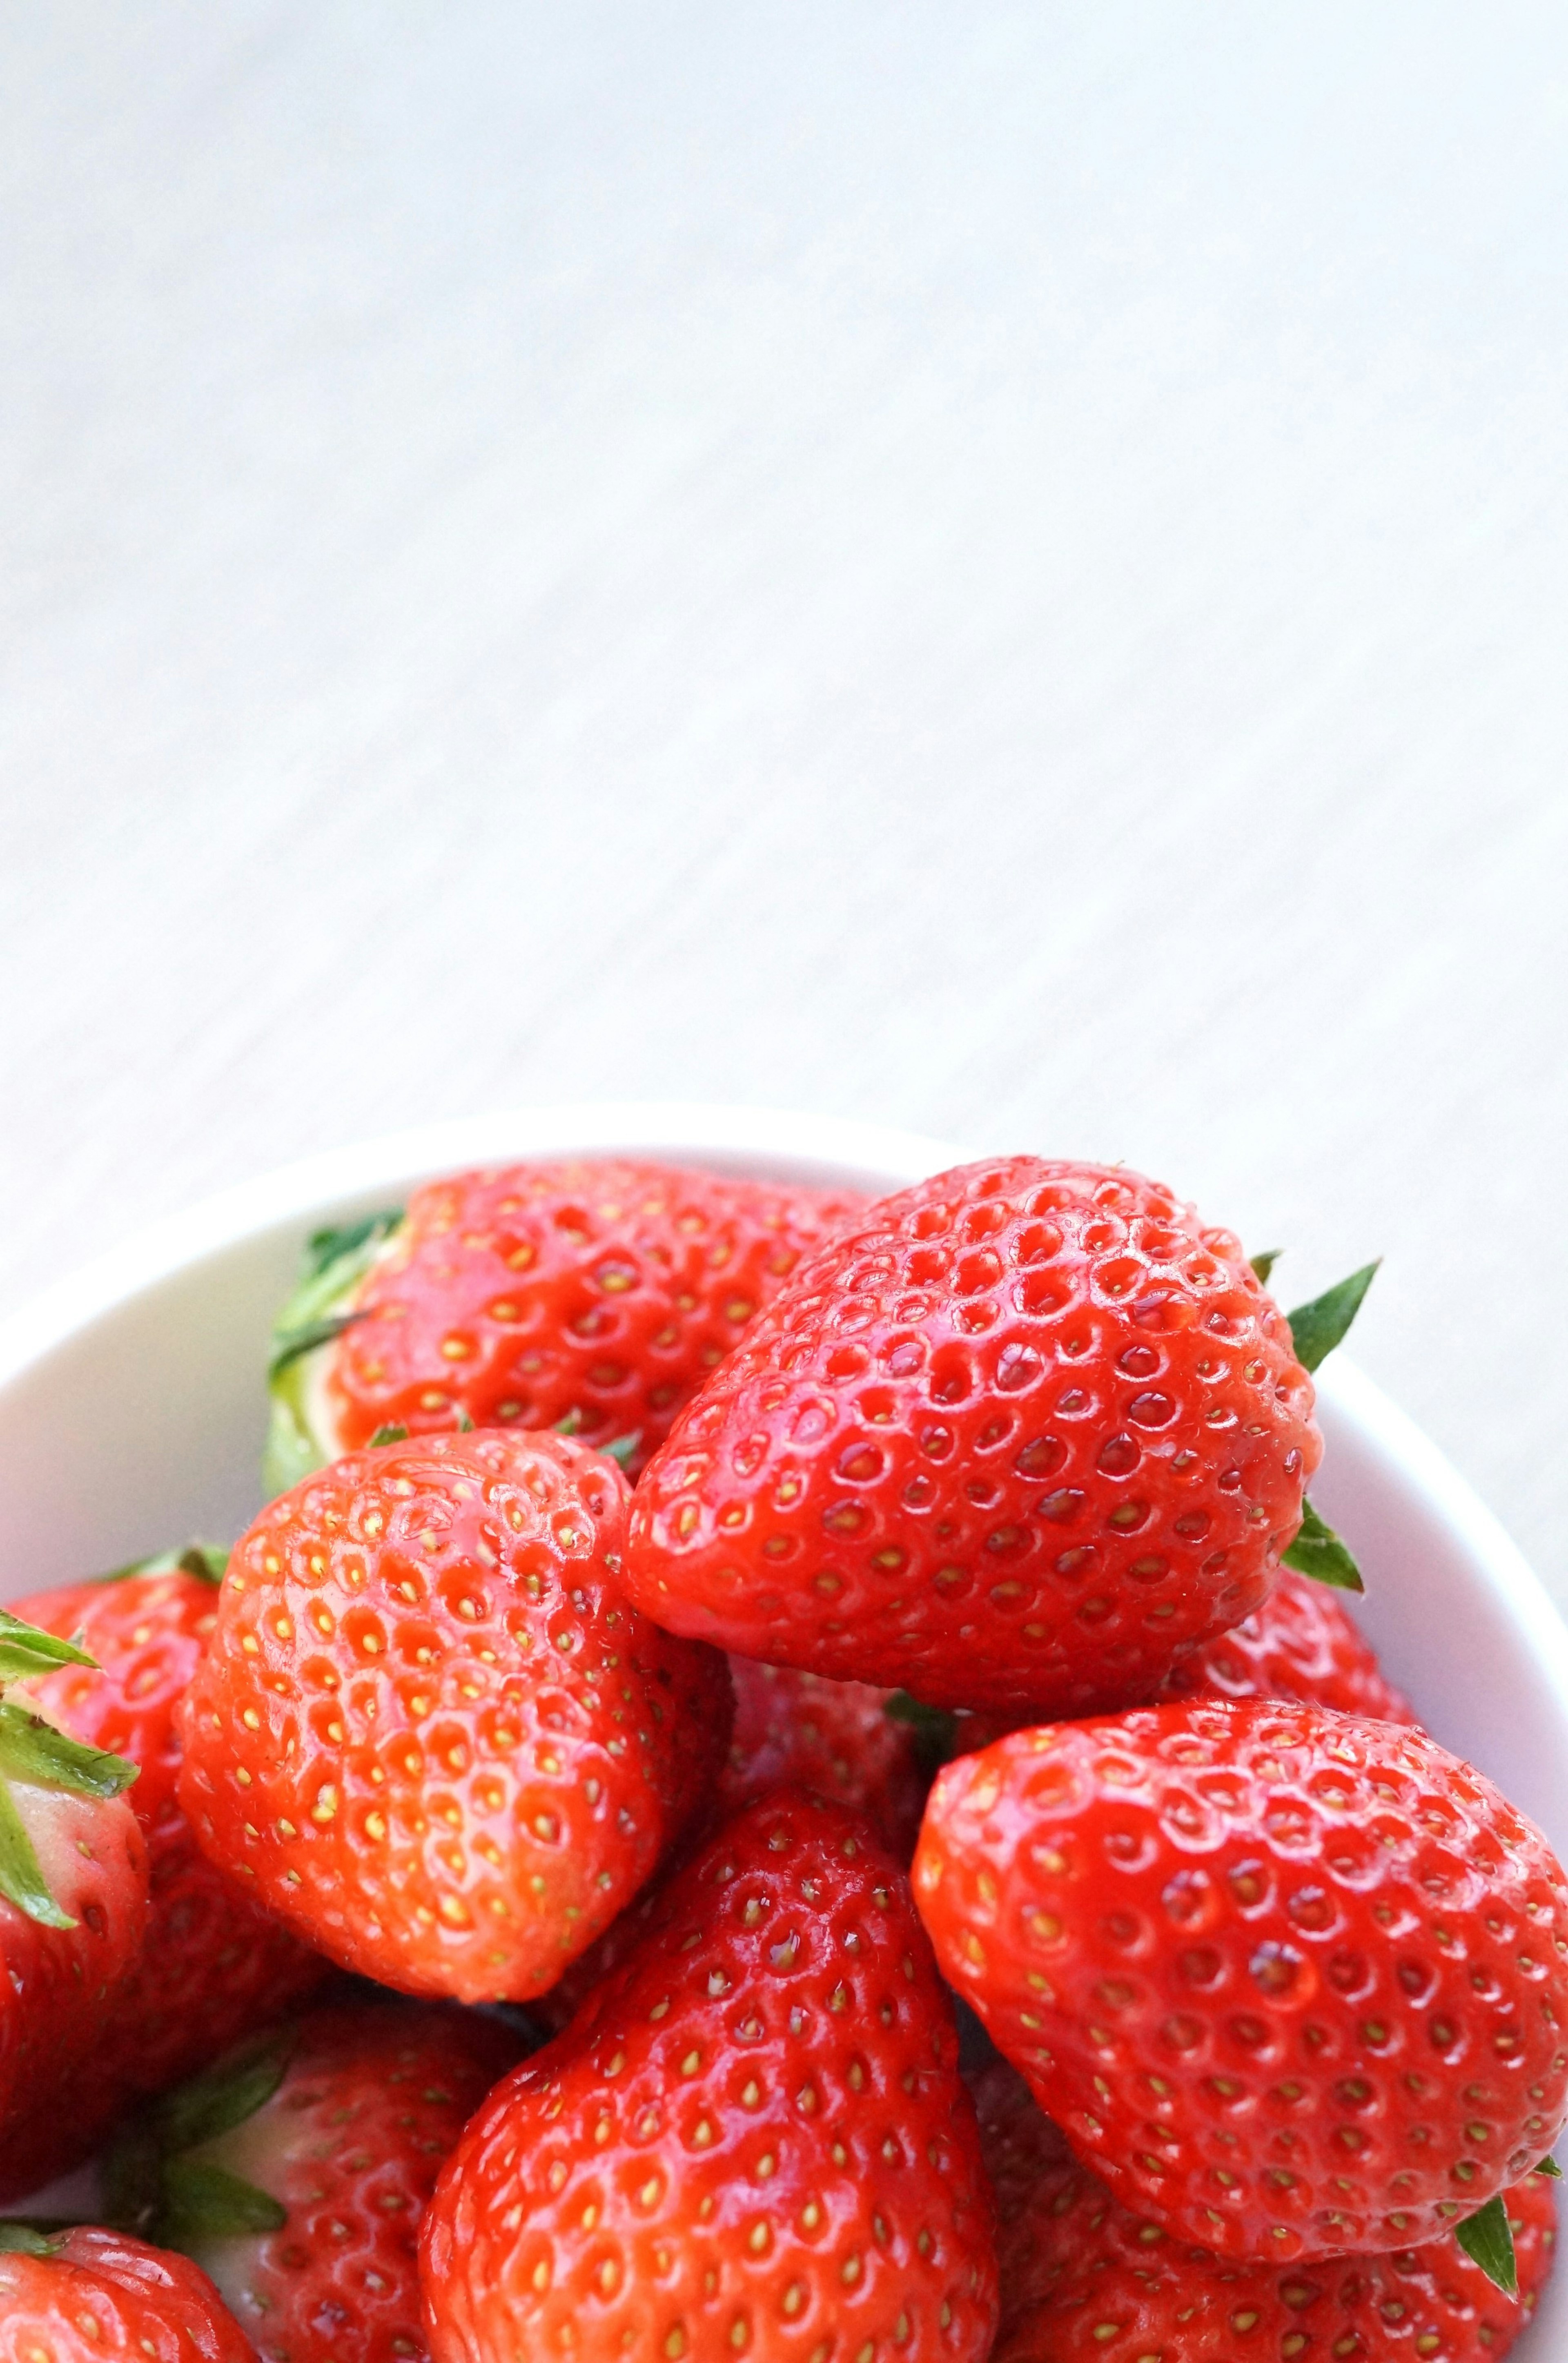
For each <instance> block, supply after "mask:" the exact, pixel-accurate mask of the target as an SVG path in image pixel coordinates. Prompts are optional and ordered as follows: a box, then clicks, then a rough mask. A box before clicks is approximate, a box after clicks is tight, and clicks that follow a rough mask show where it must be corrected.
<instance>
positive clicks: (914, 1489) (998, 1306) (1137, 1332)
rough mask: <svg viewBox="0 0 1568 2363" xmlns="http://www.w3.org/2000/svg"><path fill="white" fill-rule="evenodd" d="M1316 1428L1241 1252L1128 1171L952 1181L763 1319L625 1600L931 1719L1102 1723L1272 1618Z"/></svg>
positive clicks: (690, 1419)
mask: <svg viewBox="0 0 1568 2363" xmlns="http://www.w3.org/2000/svg"><path fill="white" fill-rule="evenodd" d="M1311 1414H1312V1387H1311V1382H1310V1381H1309V1378H1308V1376H1307V1374H1306V1371H1305V1370H1304V1369H1303V1368H1302V1366H1301V1364H1300V1362H1299V1361H1298V1359H1297V1356H1296V1355H1295V1353H1294V1352H1293V1351H1292V1347H1291V1337H1290V1332H1289V1329H1288V1327H1287V1326H1286V1321H1285V1318H1284V1316H1283V1315H1281V1314H1280V1313H1279V1312H1278V1311H1277V1310H1276V1308H1275V1304H1274V1303H1273V1301H1272V1299H1271V1298H1269V1297H1268V1296H1267V1295H1266V1294H1265V1293H1264V1289H1263V1287H1262V1284H1261V1282H1260V1281H1258V1279H1257V1276H1256V1274H1255V1273H1254V1272H1253V1270H1251V1268H1250V1267H1249V1265H1248V1264H1247V1262H1246V1259H1245V1258H1244V1257H1243V1256H1242V1250H1241V1248H1239V1246H1238V1245H1237V1243H1236V1241H1235V1240H1234V1239H1233V1238H1232V1237H1231V1234H1230V1233H1229V1232H1228V1231H1218V1230H1213V1229H1210V1228H1209V1227H1207V1226H1204V1225H1202V1224H1201V1223H1200V1222H1199V1220H1198V1216H1197V1215H1196V1214H1195V1213H1194V1212H1193V1210H1192V1209H1191V1208H1190V1207H1187V1206H1183V1205H1182V1204H1179V1202H1178V1201H1177V1200H1176V1198H1175V1197H1173V1196H1172V1194H1171V1193H1170V1192H1169V1191H1167V1190H1165V1189H1162V1188H1161V1187H1160V1186H1159V1185H1158V1184H1157V1183H1155V1182H1145V1181H1143V1180H1141V1179H1140V1178H1139V1177H1138V1176H1137V1175H1136V1174H1133V1173H1128V1172H1123V1171H1121V1170H1108V1169H1106V1168H1104V1167H1100V1166H1093V1165H1073V1164H1064V1163H1056V1162H1050V1161H1047V1160H1046V1159H1042V1158H1037V1157H1014V1158H1010V1159H1000V1160H996V1161H992V1162H989V1163H986V1164H980V1165H971V1166H966V1167H961V1168H959V1169H958V1170H955V1171H954V1172H951V1173H944V1174H939V1175H938V1176H937V1177H936V1178H935V1179H934V1180H933V1181H930V1182H921V1183H919V1184H918V1185H917V1186H916V1187H915V1188H913V1189H910V1190H904V1191H900V1193H898V1194H897V1195H896V1196H893V1197H890V1198H886V1199H883V1200H882V1201H881V1202H880V1203H879V1204H878V1205H876V1206H873V1207H871V1208H869V1209H867V1211H866V1213H865V1214H863V1215H861V1216H860V1217H859V1218H858V1220H857V1221H856V1222H855V1223H854V1224H853V1225H852V1226H848V1227H847V1228H845V1230H843V1231H842V1232H841V1233H840V1234H839V1236H838V1237H836V1238H835V1239H834V1241H833V1242H832V1243H831V1244H830V1245H828V1246H826V1247H824V1248H822V1249H820V1250H819V1251H818V1253H817V1254H815V1255H814V1256H812V1258H811V1259H810V1260H809V1261H808V1262H806V1263H804V1264H803V1265H802V1266H801V1269H800V1270H799V1271H797V1272H796V1274H795V1275H794V1277H793V1278H792V1279H791V1280H790V1281H786V1282H785V1284H784V1286H783V1288H782V1289H781V1290H780V1292H779V1293H778V1296H777V1297H776V1298H775V1299H774V1301H773V1303H772V1304H771V1305H770V1306H769V1307H768V1308H767V1310H766V1311H765V1312H763V1313H761V1314H759V1315H758V1316H757V1318H756V1322H755V1323H754V1324H753V1326H752V1328H751V1330H750V1333H749V1335H748V1336H747V1337H746V1339H745V1343H744V1344H743V1345H742V1346H741V1347H740V1348H738V1349H737V1351H736V1352H735V1353H734V1354H733V1355H732V1356H731V1357H730V1359H729V1360H728V1361H727V1362H724V1363H723V1364H722V1365H721V1366H720V1368H719V1369H718V1370H716V1371H715V1372H714V1373H713V1376H712V1378H711V1379H710V1380H709V1381H708V1383H707V1384H706V1386H705V1387H704V1388H703V1389H702V1391H701V1394H700V1395H699V1396H698V1397H697V1399H696V1400H695V1401H694V1402H693V1403H691V1404H690V1406H689V1407H688V1409H687V1410H686V1411H685V1412H684V1413H683V1414H682V1415H681V1417H680V1418H679V1421H678V1422H677V1424H676V1426H675V1428H674V1429H673V1431H672V1433H671V1435H670V1437H669V1438H668V1441H667V1442H666V1443H665V1444H664V1445H663V1447H662V1448H660V1450H659V1451H658V1452H657V1453H656V1454H655V1456H654V1458H653V1459H652V1461H651V1462H650V1464H649V1466H648V1469H647V1471H646V1476H645V1478H644V1480H643V1481H642V1483H641V1484H640V1485H639V1487H638V1489H637V1496H636V1501H635V1504H634V1510H633V1518H632V1535H631V1546H630V1552H629V1556H628V1560H627V1570H626V1573H627V1583H628V1587H629V1589H630V1591H631V1592H632V1595H633V1597H634V1599H635V1600H636V1601H637V1603H639V1605H640V1606H642V1607H643V1608H644V1609H645V1610H646V1612H647V1614H649V1615H652V1616H656V1617H657V1619H658V1621H659V1622H660V1623H661V1624H663V1625H668V1627H669V1629H670V1630H671V1631H672V1632H679V1633H685V1634H690V1635H692V1636H698V1637H701V1639H704V1640H711V1641H716V1642H718V1643H719V1644H720V1645H721V1646H722V1647H725V1648H729V1649H734V1650H736V1651H738V1652H740V1653H741V1654H743V1655H745V1656H748V1657H753V1658H759V1659H765V1660H767V1661H768V1662H770V1663H778V1664H785V1665H795V1666H801V1667H805V1668H808V1669H810V1670H812V1671H814V1672H817V1673H824V1674H830V1675H834V1676H836V1677H839V1678H849V1679H853V1680H855V1681H865V1682H874V1683H879V1684H890V1685H896V1686H898V1687H900V1688H902V1689H905V1690H908V1691H910V1692H912V1693H913V1694H914V1696H915V1697H916V1698H917V1699H919V1700H922V1701H923V1702H925V1703H927V1704H929V1705H933V1706H938V1707H998V1708H1002V1709H1005V1710H1009V1711H1021V1712H1026V1713H1032V1714H1085V1713H1088V1712H1089V1711H1090V1710H1092V1709H1095V1708H1097V1707H1109V1706H1116V1705H1120V1704H1123V1703H1127V1702H1128V1701H1129V1700H1132V1699H1137V1698H1140V1697H1146V1696H1147V1695H1148V1694H1149V1692H1151V1691H1152V1690H1153V1689H1154V1687H1155V1685H1156V1684H1157V1683H1158V1682H1159V1681H1161V1680H1162V1679H1163V1678H1164V1676H1165V1674H1166V1673H1167V1672H1168V1670H1170V1668H1171V1667H1172V1666H1173V1665H1174V1664H1176V1662H1177V1661H1178V1660H1179V1659H1181V1658H1183V1657H1184V1656H1189V1655H1190V1654H1191V1653H1192V1652H1193V1651H1195V1650H1197V1649H1198V1648H1200V1647H1202V1645H1203V1644H1204V1643H1205V1642H1206V1641H1208V1640H1209V1639H1211V1638H1212V1637H1213V1636H1215V1635H1216V1634H1217V1633H1220V1632H1222V1631H1223V1630H1224V1629H1225V1628H1226V1627H1227V1626H1229V1625H1235V1624H1237V1623H1238V1622H1239V1621H1240V1620H1241V1619H1242V1617H1244V1616H1247V1615H1249V1614H1252V1612H1253V1610H1254V1609H1256V1608H1258V1607H1260V1606H1261V1605H1262V1603H1263V1602H1264V1600H1265V1599H1266V1598H1267V1596H1268V1593H1269V1591H1270V1589H1271V1587H1272V1585H1273V1583H1274V1581H1275V1575H1276V1572H1277V1570H1278V1566H1279V1562H1280V1559H1281V1555H1282V1554H1283V1553H1284V1552H1285V1551H1286V1549H1287V1548H1290V1547H1291V1545H1292V1540H1293V1537H1295V1536H1296V1535H1297V1528H1298V1527H1299V1526H1300V1525H1301V1524H1302V1520H1303V1493H1302V1487H1303V1485H1304V1483H1305V1481H1306V1480H1307V1478H1308V1477H1309V1475H1310V1474H1311V1472H1312V1470H1314V1469H1315V1468H1316V1466H1317V1464H1318V1459H1319V1455H1320V1439H1319V1436H1318V1431H1317V1429H1316V1427H1315V1426H1314V1425H1313V1423H1312V1416H1311ZM1327 1531H1328V1530H1327V1529H1323V1532H1324V1534H1327ZM1331 1540H1332V1538H1331Z"/></svg>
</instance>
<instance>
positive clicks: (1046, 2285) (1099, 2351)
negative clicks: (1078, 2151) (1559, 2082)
mask: <svg viewBox="0 0 1568 2363" xmlns="http://www.w3.org/2000/svg"><path fill="white" fill-rule="evenodd" d="M975 2098H976V2102H977V2108H978V2113H979V2120H980V2140H981V2145H982V2147H983V2150H984V2154H985V2160H986V2167H987V2170H988V2173H989V2175H990V2179H991V2186H992V2189H993V2190H994V2191H995V2193H996V2198H997V2213H998V2217H999V2225H998V2233H997V2247H998V2253H999V2261H1000V2266H1001V2305H1002V2320H1001V2329H1000V2332H999V2336H998V2339H997V2344H996V2347H995V2349H994V2351H993V2354H992V2357H991V2363H1070V2358H1073V2357H1083V2358H1086V2363H1087V2358H1088V2357H1095V2358H1097V2363H1143V2358H1145V2357H1150V2356H1154V2355H1158V2356H1165V2357H1172V2358H1175V2357H1178V2356H1179V2357H1180V2358H1181V2363H1233V2358H1235V2357H1239V2356H1245V2355H1252V2354H1256V2355H1258V2356H1260V2357H1264V2356H1268V2357H1282V2358H1284V2363H1294V2358H1296V2357H1314V2356H1321V2357H1331V2356H1333V2357H1347V2356H1353V2357H1356V2358H1357V2363H1396V2358H1403V2357H1408V2358H1409V2363H1417V2358H1419V2357H1442V2358H1443V2363H1484V2358H1491V2363H1496V2358H1497V2357H1501V2356H1502V2355H1504V2354H1505V2353H1506V2352H1507V2349H1508V2347H1509V2346H1512V2344H1513V2342H1514V2340H1515V2338H1517V2337H1518V2334H1519V2332H1520V2331H1521V2330H1522V2329H1523V2328H1524V2327H1525V2325H1526V2324H1527V2323H1528V2322H1529V2317H1530V2315H1531V2313H1533V2311H1534V2309H1535V2302H1536V2298H1537V2296H1538V2295H1539V2293H1540V2290H1541V2289H1542V2287H1543V2286H1544V2285H1545V2282H1546V2280H1547V2277H1548V2275H1549V2274H1550V2272H1551V2264H1552V2250H1553V2246H1554V2239H1555V2214H1556V2210H1555V2206H1554V2204H1553V2201H1552V2197H1551V2184H1550V2182H1548V2181H1547V2180H1546V2179H1545V2178H1544V2176H1541V2175H1536V2174H1529V2175H1526V2176H1525V2177H1524V2179H1523V2180H1521V2181H1519V2182H1517V2183H1516V2184H1515V2185H1514V2186H1513V2188H1512V2190H1511V2191H1509V2192H1508V2194H1507V2207H1508V2214H1509V2218H1510V2221H1511V2223H1512V2226H1513V2235H1514V2249H1515V2255H1516V2257H1517V2258H1518V2302H1515V2301H1514V2300H1512V2299H1510V2298H1507V2297H1505V2296H1502V2295H1500V2294H1499V2292H1498V2291H1496V2289H1495V2288H1494V2287H1493V2285H1492V2282H1491V2281H1490V2280H1488V2279H1487V2277H1486V2275H1485V2272H1484V2271H1483V2270H1482V2269H1481V2267H1480V2266H1479V2265H1478V2264H1475V2263H1474V2262H1473V2261H1472V2259H1471V2258H1469V2257H1468V2256H1466V2255H1465V2253H1464V2251H1463V2248H1462V2247H1460V2246H1459V2243H1458V2241H1457V2240H1455V2239H1454V2238H1453V2237H1452V2235H1450V2236H1449V2237H1447V2238H1446V2239H1442V2240H1434V2241H1432V2242H1430V2243H1429V2244H1428V2246H1427V2247H1422V2248H1414V2249H1406V2250H1403V2251H1396V2252H1395V2253H1394V2254H1392V2255H1385V2256H1374V2257H1351V2258H1338V2259H1335V2260H1333V2261H1331V2262H1319V2263H1316V2264H1312V2265H1308V2266H1302V2265H1286V2266H1277V2265H1269V2264H1266V2263H1259V2264H1251V2265H1248V2264H1242V2265H1236V2264H1222V2263H1221V2262H1220V2260H1219V2259H1218V2258H1214V2257H1211V2256H1209V2255H1207V2254H1206V2253H1205V2252H1204V2251H1203V2250H1202V2249H1201V2248H1193V2247H1187V2246H1185V2245H1184V2244H1183V2243H1181V2242H1180V2241H1177V2240H1175V2239H1173V2238H1172V2237H1171V2235H1169V2234H1168V2233H1165V2232H1162V2231H1161V2230H1160V2228H1159V2226H1158V2225H1157V2224H1148V2223H1142V2222H1140V2220H1139V2219H1138V2217H1137V2216H1135V2215H1130V2214H1129V2213H1128V2212H1127V2210H1126V2208H1125V2207H1123V2206H1121V2204H1120V2203H1119V2202H1117V2201H1116V2200H1115V2199H1113V2198H1112V2197H1111V2194H1110V2191H1108V2190H1107V2189H1106V2186H1105V2185H1104V2183H1103V2182H1101V2181H1099V2179H1098V2178H1097V2177H1096V2176H1095V2175H1093V2174H1091V2173H1090V2172H1089V2170H1088V2168H1087V2167H1084V2166H1080V2165H1079V2164H1078V2163H1077V2159H1076V2158H1074V2157H1073V2156H1072V2154H1071V2152H1070V2151H1069V2149H1068V2147H1067V2145H1066V2142H1065V2141H1064V2140H1063V2139H1062V2136H1061V2135H1060V2134H1059V2133H1058V2132H1057V2130H1056V2128H1055V2125H1053V2124H1051V2123H1050V2121H1049V2119H1048V2118H1045V2117H1043V2116H1042V2115H1041V2113H1040V2112H1039V2110H1038V2109H1037V2108H1036V2107H1035V2106H1034V2104H1033V2102H1032V2101H1031V2100H1030V2098H1029V2095H1028V2092H1027V2091H1026V2090H1025V2089H1024V2087H1023V2085H1022V2083H1021V2080H1019V2079H1018V2078H1017V2077H1016V2076H1015V2075H1014V2074H1013V2073H1012V2070H1011V2069H1009V2068H1005V2067H999V2068H993V2069H987V2070H985V2071H984V2072H983V2074H981V2075H980V2076H978V2077H977V2078H976V2079H975Z"/></svg>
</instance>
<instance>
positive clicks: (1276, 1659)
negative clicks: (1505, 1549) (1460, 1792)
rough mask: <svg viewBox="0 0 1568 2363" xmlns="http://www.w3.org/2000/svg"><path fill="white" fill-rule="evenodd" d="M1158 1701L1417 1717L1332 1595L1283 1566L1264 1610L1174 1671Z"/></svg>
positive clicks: (1404, 1719) (1398, 1719) (1399, 1719)
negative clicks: (1292, 1702) (1257, 1701)
mask: <svg viewBox="0 0 1568 2363" xmlns="http://www.w3.org/2000/svg"><path fill="white" fill-rule="evenodd" d="M1157 1695H1158V1696H1159V1697H1160V1698H1162V1699H1176V1698H1221V1699H1243V1698H1286V1699H1302V1700H1305V1701H1306V1702H1307V1703H1309V1704H1311V1705H1314V1706H1331V1707H1335V1708H1337V1709H1338V1710H1339V1712H1340V1713H1341V1714H1370V1715H1375V1716H1376V1717H1377V1718H1378V1720H1379V1721H1381V1722H1383V1723H1415V1722H1416V1721H1418V1719H1419V1718H1418V1717H1417V1714H1416V1711H1415V1709H1414V1707H1412V1706H1411V1704H1410V1703H1409V1701H1408V1699H1407V1698H1406V1697H1405V1695H1404V1693H1403V1692H1401V1691H1397V1690H1396V1689H1395V1687H1394V1685H1393V1683H1392V1682H1391V1681H1389V1680H1388V1677H1387V1675H1386V1673H1385V1672H1384V1670H1383V1669H1382V1667H1381V1666H1380V1665H1379V1664H1378V1662H1377V1653H1376V1651H1375V1649H1374V1648H1373V1647H1372V1645H1371V1643H1370V1642H1369V1641H1368V1640H1367V1639H1366V1637H1365V1636H1364V1633H1363V1632H1362V1630H1361V1628H1360V1626H1359V1625H1357V1624H1356V1623H1355V1621H1354V1619H1353V1617H1352V1616H1351V1615H1350V1614H1348V1612H1347V1611H1346V1610H1345V1609H1343V1608H1342V1607H1341V1605H1340V1603H1339V1602H1338V1601H1337V1600H1336V1599H1335V1597H1334V1595H1333V1593H1332V1592H1331V1591H1330V1590H1328V1589H1327V1587H1326V1586H1325V1585H1323V1584H1321V1583H1314V1582H1313V1581H1311V1580H1310V1579H1309V1577H1306V1576H1301V1575H1297V1573H1296V1572H1295V1570H1294V1569H1292V1568H1288V1567H1286V1568H1282V1569H1281V1570H1280V1574H1279V1582H1278V1585H1277V1587H1276V1589H1275V1591H1274V1592H1272V1593H1271V1594H1270V1595H1269V1597H1268V1599H1267V1600H1265V1601H1264V1604H1263V1606H1262V1607H1261V1608H1256V1609H1254V1610H1253V1614H1251V1615H1250V1616H1249V1617H1247V1618H1245V1619H1244V1621H1243V1622H1242V1624H1240V1625H1234V1626H1232V1628H1231V1631H1230V1632H1229V1633H1221V1634H1220V1637H1219V1639H1218V1640H1215V1641H1208V1642H1205V1644H1204V1646H1203V1647H1202V1648H1201V1649H1198V1650H1197V1651H1196V1652H1195V1653H1194V1654H1193V1656H1191V1657H1190V1658H1184V1659H1183V1660H1182V1662H1181V1663H1180V1665H1178V1666H1173V1667H1172V1669H1171V1670H1170V1672H1169V1673H1168V1674H1167V1675H1166V1676H1165V1681H1163V1682H1162V1683H1161V1685H1160V1688H1159V1691H1158V1693H1157Z"/></svg>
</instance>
